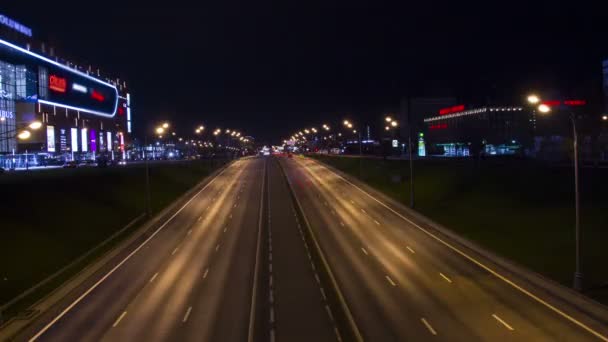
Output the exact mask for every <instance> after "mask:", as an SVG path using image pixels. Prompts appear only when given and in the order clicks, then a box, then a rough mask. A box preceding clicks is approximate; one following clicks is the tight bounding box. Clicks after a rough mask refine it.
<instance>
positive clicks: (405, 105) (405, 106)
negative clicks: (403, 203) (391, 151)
mask: <svg viewBox="0 0 608 342" xmlns="http://www.w3.org/2000/svg"><path fill="white" fill-rule="evenodd" d="M401 112H402V113H403V114H405V115H406V122H407V130H408V135H407V136H408V138H407V145H408V146H407V150H408V154H409V164H410V165H409V166H410V208H412V209H414V158H413V153H412V120H411V114H410V98H409V96H408V97H406V98H404V99H403V100H402V101H401Z"/></svg>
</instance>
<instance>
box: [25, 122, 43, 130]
mask: <svg viewBox="0 0 608 342" xmlns="http://www.w3.org/2000/svg"><path fill="white" fill-rule="evenodd" d="M28 127H29V128H31V129H40V127H42V122H40V121H34V122H32V123H30V124H29V126H28Z"/></svg>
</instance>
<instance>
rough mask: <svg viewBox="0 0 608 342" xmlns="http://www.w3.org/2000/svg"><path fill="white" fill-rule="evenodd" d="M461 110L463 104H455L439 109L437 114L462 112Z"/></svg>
mask: <svg viewBox="0 0 608 342" xmlns="http://www.w3.org/2000/svg"><path fill="white" fill-rule="evenodd" d="M463 110H464V105H456V106H452V107H448V108H442V109H440V110H439V115H446V114H452V113H457V112H462V111H463Z"/></svg>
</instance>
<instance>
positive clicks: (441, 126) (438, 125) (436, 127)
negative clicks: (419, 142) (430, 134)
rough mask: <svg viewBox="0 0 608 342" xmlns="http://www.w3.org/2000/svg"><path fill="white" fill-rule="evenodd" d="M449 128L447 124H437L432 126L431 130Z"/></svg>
mask: <svg viewBox="0 0 608 342" xmlns="http://www.w3.org/2000/svg"><path fill="white" fill-rule="evenodd" d="M446 128H448V124H447V123H440V124H436V125H430V126H429V129H446Z"/></svg>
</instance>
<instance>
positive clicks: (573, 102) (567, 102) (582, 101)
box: [564, 100, 587, 106]
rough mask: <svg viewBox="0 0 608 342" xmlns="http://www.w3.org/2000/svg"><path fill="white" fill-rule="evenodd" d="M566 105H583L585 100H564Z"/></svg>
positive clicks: (585, 102)
mask: <svg viewBox="0 0 608 342" xmlns="http://www.w3.org/2000/svg"><path fill="white" fill-rule="evenodd" d="M564 104H565V105H566V106H584V105H586V104H587V101H586V100H566V101H564Z"/></svg>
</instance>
